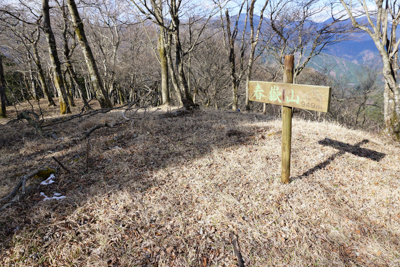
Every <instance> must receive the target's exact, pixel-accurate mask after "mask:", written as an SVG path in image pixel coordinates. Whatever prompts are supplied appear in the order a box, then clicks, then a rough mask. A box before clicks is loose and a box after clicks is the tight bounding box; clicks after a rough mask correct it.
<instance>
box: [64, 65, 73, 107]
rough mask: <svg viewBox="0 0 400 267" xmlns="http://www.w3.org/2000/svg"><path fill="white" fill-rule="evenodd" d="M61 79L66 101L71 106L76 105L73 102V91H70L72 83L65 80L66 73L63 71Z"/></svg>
mask: <svg viewBox="0 0 400 267" xmlns="http://www.w3.org/2000/svg"><path fill="white" fill-rule="evenodd" d="M63 81H64V88H65V91H66V92H67V97H68V103H69V105H70V106H71V107H76V105H75V102H74V97H73V95H72V94H73V92H72V85H71V84H68V82H67V73H66V72H64V75H63Z"/></svg>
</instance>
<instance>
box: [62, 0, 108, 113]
mask: <svg viewBox="0 0 400 267" xmlns="http://www.w3.org/2000/svg"><path fill="white" fill-rule="evenodd" d="M67 4H68V9H69V13H70V15H71V18H72V23H73V25H74V27H75V32H76V35H77V37H78V41H79V44H80V46H81V48H82V51H83V54H84V56H85V60H86V64H87V67H88V70H89V74H90V78H91V82H92V85H93V89H94V91H95V94H96V98H97V100H98V101H99V103H100V106H101V108H111V107H112V104H111V101H110V99H109V98H108V96H107V92H106V90H105V89H104V86H103V83H102V81H101V78H100V74H99V70H98V68H97V65H96V61H95V59H94V56H93V53H92V50H91V48H90V46H89V42H88V40H87V38H86V35H85V30H84V27H83V23H82V20H81V18H80V16H79V13H78V9H77V7H76V4H75V1H74V0H68V2H67Z"/></svg>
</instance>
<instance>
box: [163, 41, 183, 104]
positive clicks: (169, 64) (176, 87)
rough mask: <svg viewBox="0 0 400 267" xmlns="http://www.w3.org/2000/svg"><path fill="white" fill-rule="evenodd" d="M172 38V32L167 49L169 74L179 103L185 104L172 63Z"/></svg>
mask: <svg viewBox="0 0 400 267" xmlns="http://www.w3.org/2000/svg"><path fill="white" fill-rule="evenodd" d="M171 38H172V37H171V34H169V33H168V35H167V47H168V49H167V53H166V55H167V63H168V69H169V74H170V77H171V82H172V85H173V87H174V90H175V93H176V98H177V100H178V102H179V104H180V105H181V106H183V101H182V98H183V96H182V93H181V90H180V89H179V85H178V81H177V80H176V76H175V71H174V66H173V64H172V57H171V42H172V40H171Z"/></svg>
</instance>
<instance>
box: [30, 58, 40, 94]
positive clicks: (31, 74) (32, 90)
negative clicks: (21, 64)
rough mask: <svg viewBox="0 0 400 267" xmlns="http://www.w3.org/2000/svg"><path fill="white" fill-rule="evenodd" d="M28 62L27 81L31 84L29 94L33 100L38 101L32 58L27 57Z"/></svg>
mask: <svg viewBox="0 0 400 267" xmlns="http://www.w3.org/2000/svg"><path fill="white" fill-rule="evenodd" d="M28 60H29V79H30V82H31V92H32V96H33V99H35V100H39V99H40V98H39V94H38V92H37V85H36V80H35V77H33V69H32V58H31V57H30V56H29V55H28Z"/></svg>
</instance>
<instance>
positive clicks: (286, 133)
mask: <svg viewBox="0 0 400 267" xmlns="http://www.w3.org/2000/svg"><path fill="white" fill-rule="evenodd" d="M293 68H294V55H287V56H285V69H284V73H283V82H284V83H293ZM286 94H287V96H285V91H283V93H282V101H285V97H288V96H289V92H286ZM291 148H292V108H291V107H286V106H282V170H281V181H282V183H284V184H287V183H289V177H290V152H291Z"/></svg>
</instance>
